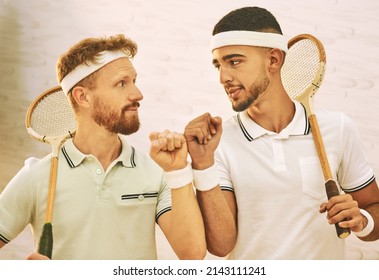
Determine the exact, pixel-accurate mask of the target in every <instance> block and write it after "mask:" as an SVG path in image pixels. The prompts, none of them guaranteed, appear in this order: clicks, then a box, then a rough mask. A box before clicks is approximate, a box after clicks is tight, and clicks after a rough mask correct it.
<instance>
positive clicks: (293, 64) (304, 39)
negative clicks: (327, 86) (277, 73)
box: [281, 34, 326, 114]
mask: <svg viewBox="0 0 379 280" xmlns="http://www.w3.org/2000/svg"><path fill="white" fill-rule="evenodd" d="M325 68H326V54H325V49H324V46H323V45H322V43H321V41H320V40H318V39H317V38H316V37H315V36H313V35H310V34H300V35H298V36H295V37H294V38H292V39H291V40H290V41H289V42H288V53H287V55H286V58H285V61H284V64H283V67H282V71H281V76H282V82H283V86H284V88H285V89H286V91H287V93H288V95H289V96H290V97H291V99H295V100H298V101H300V102H301V103H302V104H303V105H305V106H306V109H307V113H308V114H310V113H311V112H313V108H312V105H313V102H311V98H313V96H314V94H315V93H316V91H317V90H318V89H319V87H320V86H321V83H322V81H323V79H324V76H325Z"/></svg>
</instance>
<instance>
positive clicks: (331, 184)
mask: <svg viewBox="0 0 379 280" xmlns="http://www.w3.org/2000/svg"><path fill="white" fill-rule="evenodd" d="M325 189H326V195H327V197H328V199H331V198H332V197H333V196H337V195H340V192H339V190H338V187H337V183H336V182H335V181H334V180H328V181H326V182H325ZM334 225H335V226H336V231H337V235H338V237H339V238H341V239H344V238H346V237H348V236H349V235H350V228H343V227H340V226H339V225H338V224H334Z"/></svg>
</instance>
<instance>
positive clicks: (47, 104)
mask: <svg viewBox="0 0 379 280" xmlns="http://www.w3.org/2000/svg"><path fill="white" fill-rule="evenodd" d="M30 117H31V119H30V127H31V128H32V129H33V130H34V131H35V132H36V133H38V134H39V135H41V136H42V137H46V136H47V137H56V136H61V135H66V134H67V133H68V132H72V131H74V130H75V127H76V122H75V117H74V114H73V111H72V108H71V106H70V104H69V102H68V100H67V97H66V95H65V94H64V93H63V92H62V91H57V92H53V93H51V94H48V95H47V96H45V97H44V98H42V99H41V100H40V101H39V102H38V103H37V104H36V106H35V107H34V109H33V110H32V112H31V115H30Z"/></svg>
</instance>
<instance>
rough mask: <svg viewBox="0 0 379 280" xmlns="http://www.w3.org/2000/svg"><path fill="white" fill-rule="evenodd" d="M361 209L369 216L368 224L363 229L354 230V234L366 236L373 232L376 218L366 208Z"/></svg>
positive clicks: (364, 214)
mask: <svg viewBox="0 0 379 280" xmlns="http://www.w3.org/2000/svg"><path fill="white" fill-rule="evenodd" d="M359 211H361V214H362V215H363V216H365V217H366V218H367V225H366V227H365V228H364V229H362V230H361V231H358V232H354V234H355V235H356V236H358V237H365V236H367V235H369V234H370V233H371V232H372V230H373V229H374V219H373V218H372V216H371V215H370V213H369V212H367V211H366V210H364V209H359Z"/></svg>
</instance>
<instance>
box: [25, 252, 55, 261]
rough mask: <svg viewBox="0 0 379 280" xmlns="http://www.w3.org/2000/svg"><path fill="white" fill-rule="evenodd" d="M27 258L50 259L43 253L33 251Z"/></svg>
mask: <svg viewBox="0 0 379 280" xmlns="http://www.w3.org/2000/svg"><path fill="white" fill-rule="evenodd" d="M27 260H44V261H46V260H50V259H49V258H48V257H46V256H45V255H41V254H38V253H33V254H31V255H30V256H29V257H28V258H27Z"/></svg>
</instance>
